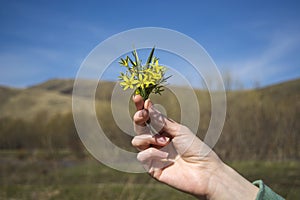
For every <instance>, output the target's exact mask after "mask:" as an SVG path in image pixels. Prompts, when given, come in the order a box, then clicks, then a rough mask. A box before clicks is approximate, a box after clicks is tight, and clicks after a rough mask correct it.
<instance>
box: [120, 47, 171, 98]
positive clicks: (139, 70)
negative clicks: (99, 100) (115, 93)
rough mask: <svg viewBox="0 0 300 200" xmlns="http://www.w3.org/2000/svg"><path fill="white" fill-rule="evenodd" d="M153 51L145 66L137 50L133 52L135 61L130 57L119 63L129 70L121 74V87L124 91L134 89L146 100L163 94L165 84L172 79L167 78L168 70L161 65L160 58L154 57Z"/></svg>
mask: <svg viewBox="0 0 300 200" xmlns="http://www.w3.org/2000/svg"><path fill="white" fill-rule="evenodd" d="M154 49H155V48H153V49H152V51H151V53H150V55H149V57H148V60H147V62H146V64H145V65H142V64H141V60H139V57H138V54H137V52H136V50H134V51H133V52H132V55H133V56H134V60H132V59H131V58H130V57H128V56H127V57H126V58H125V59H123V58H121V60H120V61H119V63H120V64H121V65H122V66H125V67H126V68H127V71H126V73H125V74H124V73H121V75H120V76H119V79H120V80H121V82H120V85H121V87H122V88H123V89H124V90H127V89H128V88H130V89H134V90H135V94H140V95H141V96H142V97H143V99H144V100H146V99H147V98H148V97H149V95H150V94H151V93H155V94H161V92H162V91H163V89H162V88H163V85H162V84H163V83H165V82H166V80H167V79H168V78H169V77H170V76H169V77H167V78H165V77H164V76H165V71H166V68H165V67H164V66H162V65H159V63H158V58H156V57H153V53H154Z"/></svg>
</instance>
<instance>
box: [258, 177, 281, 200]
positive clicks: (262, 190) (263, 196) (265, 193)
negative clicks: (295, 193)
mask: <svg viewBox="0 0 300 200" xmlns="http://www.w3.org/2000/svg"><path fill="white" fill-rule="evenodd" d="M253 184H254V185H256V186H258V187H259V191H258V194H257V196H256V200H283V199H284V198H282V197H281V196H279V195H278V194H276V193H275V192H274V191H273V190H271V188H269V187H268V186H266V185H265V184H264V182H263V181H262V180H257V181H254V182H253Z"/></svg>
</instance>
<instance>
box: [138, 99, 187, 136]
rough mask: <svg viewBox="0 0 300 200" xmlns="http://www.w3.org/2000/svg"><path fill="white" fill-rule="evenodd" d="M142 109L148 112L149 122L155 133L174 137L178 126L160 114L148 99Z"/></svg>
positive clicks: (178, 128)
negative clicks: (163, 133) (164, 133)
mask: <svg viewBox="0 0 300 200" xmlns="http://www.w3.org/2000/svg"><path fill="white" fill-rule="evenodd" d="M144 108H145V109H146V110H148V115H149V118H150V121H151V123H150V125H151V126H152V127H153V128H154V129H155V130H156V132H157V133H160V132H166V133H168V134H169V135H170V136H172V137H175V136H176V134H177V133H178V131H179V130H180V127H181V125H180V124H178V123H176V122H175V121H173V120H171V119H169V118H167V117H166V116H164V115H163V114H162V113H160V112H159V111H158V110H157V109H156V108H155V107H154V106H153V104H152V102H151V101H150V100H149V99H147V100H146V102H145V104H144Z"/></svg>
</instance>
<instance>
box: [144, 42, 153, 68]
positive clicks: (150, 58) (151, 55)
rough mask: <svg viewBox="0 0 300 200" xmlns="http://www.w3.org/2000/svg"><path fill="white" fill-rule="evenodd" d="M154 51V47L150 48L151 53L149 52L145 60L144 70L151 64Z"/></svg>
mask: <svg viewBox="0 0 300 200" xmlns="http://www.w3.org/2000/svg"><path fill="white" fill-rule="evenodd" d="M154 50H155V47H153V48H152V50H151V52H150V55H149V57H148V59H147V62H146V68H148V66H149V64H150V63H151V61H152V57H153V54H154Z"/></svg>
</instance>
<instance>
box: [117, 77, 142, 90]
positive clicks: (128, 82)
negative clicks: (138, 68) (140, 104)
mask: <svg viewBox="0 0 300 200" xmlns="http://www.w3.org/2000/svg"><path fill="white" fill-rule="evenodd" d="M122 78H123V82H121V83H120V85H121V86H123V90H127V89H128V88H130V89H133V87H134V85H135V84H137V83H138V81H137V80H134V75H133V74H132V75H131V77H130V78H128V77H127V76H123V77H122Z"/></svg>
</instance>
